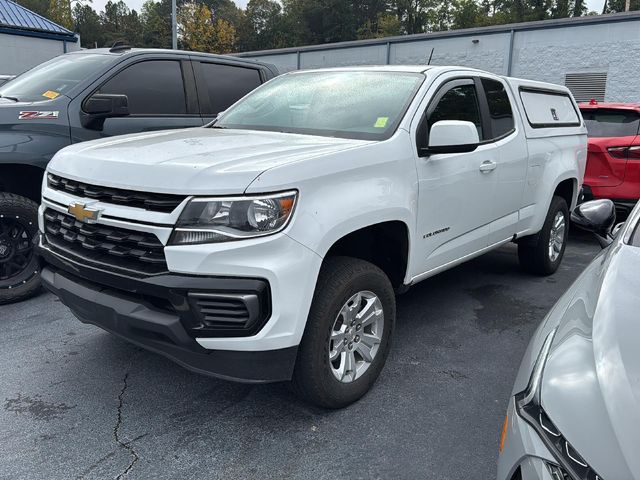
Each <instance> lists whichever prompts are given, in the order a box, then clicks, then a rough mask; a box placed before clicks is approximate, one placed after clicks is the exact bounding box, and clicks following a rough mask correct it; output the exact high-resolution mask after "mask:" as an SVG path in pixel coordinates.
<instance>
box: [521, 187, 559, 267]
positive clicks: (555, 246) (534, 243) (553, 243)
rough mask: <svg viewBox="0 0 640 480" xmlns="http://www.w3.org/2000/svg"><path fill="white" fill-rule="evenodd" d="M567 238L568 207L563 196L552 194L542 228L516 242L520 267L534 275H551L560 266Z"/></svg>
mask: <svg viewBox="0 0 640 480" xmlns="http://www.w3.org/2000/svg"><path fill="white" fill-rule="evenodd" d="M568 238H569V208H568V207H567V202H566V201H565V199H564V198H562V197H559V196H554V197H553V199H552V200H551V206H550V207H549V211H548V212H547V218H546V219H545V222H544V225H543V226H542V230H541V231H540V232H539V233H538V234H537V235H532V236H531V237H524V238H522V239H521V240H520V241H519V242H518V258H519V260H520V265H521V266H522V268H523V269H524V270H525V271H527V272H529V273H533V274H536V275H551V274H552V273H554V272H555V271H556V270H557V269H558V267H559V266H560V262H562V257H563V256H564V250H565V248H566V246H567V240H568Z"/></svg>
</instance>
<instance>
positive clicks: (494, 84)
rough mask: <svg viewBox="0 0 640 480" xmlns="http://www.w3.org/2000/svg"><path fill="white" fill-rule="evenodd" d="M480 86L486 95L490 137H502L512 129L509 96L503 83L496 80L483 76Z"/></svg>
mask: <svg viewBox="0 0 640 480" xmlns="http://www.w3.org/2000/svg"><path fill="white" fill-rule="evenodd" d="M482 87H483V89H484V93H485V94H486V96H487V104H488V106H489V117H490V119H491V133H492V137H493V138H500V137H504V136H505V135H507V134H509V133H511V132H512V131H513V129H514V123H513V111H512V109H511V102H510V101H509V96H508V95H507V92H506V90H505V89H504V85H503V84H502V83H501V82H498V81H496V80H491V79H488V78H483V79H482Z"/></svg>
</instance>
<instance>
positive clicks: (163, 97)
mask: <svg viewBox="0 0 640 480" xmlns="http://www.w3.org/2000/svg"><path fill="white" fill-rule="evenodd" d="M98 93H110V94H117V95H127V97H128V98H129V113H130V114H131V115H184V114H186V113H187V104H186V99H185V92H184V82H183V80H182V68H181V67H180V62H178V61H176V60H148V61H145V62H140V63H136V64H134V65H131V66H130V67H127V68H125V69H124V70H123V71H121V72H120V73H118V74H116V76H115V77H113V78H112V79H110V80H109V81H108V82H107V83H105V84H104V85H103V86H102V87H100V90H99V91H98Z"/></svg>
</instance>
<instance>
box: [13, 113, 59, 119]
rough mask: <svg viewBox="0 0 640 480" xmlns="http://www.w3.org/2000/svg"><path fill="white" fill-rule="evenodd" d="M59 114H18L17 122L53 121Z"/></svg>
mask: <svg viewBox="0 0 640 480" xmlns="http://www.w3.org/2000/svg"><path fill="white" fill-rule="evenodd" d="M59 113H60V112H58V111H55V112H38V111H33V112H31V111H29V112H20V115H18V120H35V119H38V120H53V119H56V118H58V114H59Z"/></svg>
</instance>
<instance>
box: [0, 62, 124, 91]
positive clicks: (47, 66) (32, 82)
mask: <svg viewBox="0 0 640 480" xmlns="http://www.w3.org/2000/svg"><path fill="white" fill-rule="evenodd" d="M112 61H113V57H112V56H110V55H100V54H83V55H61V56H59V57H56V58H54V59H53V60H49V61H48V62H45V63H43V64H41V65H38V66H37V67H35V68H32V69H31V70H28V71H26V72H25V73H23V74H22V75H20V76H19V77H16V78H14V79H13V80H11V81H10V82H9V83H7V84H5V85H4V86H1V87H0V96H3V97H10V98H13V99H16V100H19V101H21V102H39V101H45V100H53V99H54V98H57V97H59V96H60V95H64V94H66V93H67V92H68V91H69V90H71V89H72V88H73V87H75V86H76V85H77V84H78V83H79V82H81V81H82V80H84V79H85V78H86V77H87V76H88V75H90V74H92V73H94V72H95V71H96V70H97V69H99V68H100V67H102V66H103V65H106V64H108V63H110V62H112Z"/></svg>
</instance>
